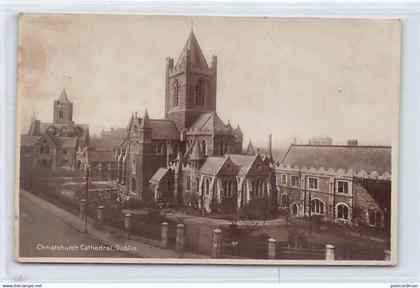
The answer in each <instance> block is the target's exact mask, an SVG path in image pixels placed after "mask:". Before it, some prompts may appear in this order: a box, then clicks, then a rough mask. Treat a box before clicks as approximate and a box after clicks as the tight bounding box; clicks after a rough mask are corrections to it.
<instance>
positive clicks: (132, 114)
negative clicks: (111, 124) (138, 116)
mask: <svg viewBox="0 0 420 288" xmlns="http://www.w3.org/2000/svg"><path fill="white" fill-rule="evenodd" d="M133 120H134V113H133V112H131V118H130V120H129V121H128V125H127V130H130V129H131V125H133Z"/></svg>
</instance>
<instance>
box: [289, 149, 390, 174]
mask: <svg viewBox="0 0 420 288" xmlns="http://www.w3.org/2000/svg"><path fill="white" fill-rule="evenodd" d="M281 163H282V164H283V165H290V166H298V167H304V166H305V167H306V168H310V167H315V168H320V167H324V168H325V169H327V168H333V169H345V170H350V169H352V170H354V171H361V170H365V171H366V172H368V173H370V172H372V171H377V172H379V173H385V172H389V173H390V172H391V147H389V146H343V145H332V146H312V145H294V144H292V145H291V146H290V148H289V150H288V151H287V153H286V155H285V156H284V157H283V160H282V161H281Z"/></svg>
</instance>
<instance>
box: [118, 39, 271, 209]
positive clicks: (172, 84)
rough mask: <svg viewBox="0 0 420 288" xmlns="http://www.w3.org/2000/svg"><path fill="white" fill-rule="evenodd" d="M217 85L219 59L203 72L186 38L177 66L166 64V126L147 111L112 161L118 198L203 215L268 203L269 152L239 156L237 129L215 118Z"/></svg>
mask: <svg viewBox="0 0 420 288" xmlns="http://www.w3.org/2000/svg"><path fill="white" fill-rule="evenodd" d="M216 86H217V57H216V56H213V57H212V59H211V63H210V65H208V63H207V61H206V59H205V57H204V55H203V52H202V50H201V48H200V45H199V43H198V41H197V38H196V36H195V34H194V32H193V31H191V33H190V35H189V37H188V40H187V42H186V44H185V46H184V48H183V49H182V51H181V54H180V56H179V58H178V60H177V61H176V62H175V61H174V59H173V58H167V61H166V77H165V117H164V119H152V118H150V116H149V114H148V112H147V110H146V112H145V113H144V115H142V116H140V115H137V113H136V114H132V115H131V117H130V120H129V122H128V125H127V137H126V138H125V140H124V141H123V143H122V144H121V145H120V147H119V148H118V149H117V151H116V155H115V157H116V162H117V187H118V190H119V191H120V192H121V193H123V194H125V195H128V196H129V197H132V198H136V199H140V200H143V201H158V202H165V203H169V204H171V205H186V206H191V207H195V208H198V209H201V210H203V211H205V212H207V213H221V212H236V211H237V209H239V208H240V207H241V206H242V205H244V204H245V203H249V201H250V200H252V199H254V198H263V197H270V196H274V188H273V187H274V186H273V185H272V183H271V176H272V175H273V170H272V168H271V165H270V164H271V162H272V157H271V149H269V152H268V154H267V155H266V156H264V157H263V156H261V155H259V153H257V154H256V153H255V152H254V149H253V147H252V144H250V145H249V147H248V149H247V150H246V152H245V153H243V151H242V144H243V143H242V142H243V134H242V131H241V128H240V127H239V125H238V126H237V127H235V128H234V127H233V126H232V125H231V124H230V123H229V121H228V122H227V123H225V122H224V121H223V120H222V119H221V118H220V117H219V115H218V114H217V111H216V100H217V94H216ZM270 146H271V137H270Z"/></svg>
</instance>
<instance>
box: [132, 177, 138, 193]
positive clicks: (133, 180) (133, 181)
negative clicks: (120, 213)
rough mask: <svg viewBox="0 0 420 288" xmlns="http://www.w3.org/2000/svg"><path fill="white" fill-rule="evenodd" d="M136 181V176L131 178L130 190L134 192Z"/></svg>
mask: <svg viewBox="0 0 420 288" xmlns="http://www.w3.org/2000/svg"><path fill="white" fill-rule="evenodd" d="M136 186H137V181H136V178H135V177H133V178H131V192H136Z"/></svg>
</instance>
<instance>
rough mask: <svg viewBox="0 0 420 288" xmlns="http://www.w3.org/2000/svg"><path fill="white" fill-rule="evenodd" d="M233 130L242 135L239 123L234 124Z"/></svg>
mask: <svg viewBox="0 0 420 288" xmlns="http://www.w3.org/2000/svg"><path fill="white" fill-rule="evenodd" d="M235 132H236V133H238V134H240V135H242V130H241V127H239V124H238V126H236V129H235Z"/></svg>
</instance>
